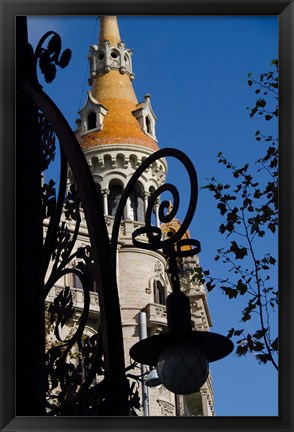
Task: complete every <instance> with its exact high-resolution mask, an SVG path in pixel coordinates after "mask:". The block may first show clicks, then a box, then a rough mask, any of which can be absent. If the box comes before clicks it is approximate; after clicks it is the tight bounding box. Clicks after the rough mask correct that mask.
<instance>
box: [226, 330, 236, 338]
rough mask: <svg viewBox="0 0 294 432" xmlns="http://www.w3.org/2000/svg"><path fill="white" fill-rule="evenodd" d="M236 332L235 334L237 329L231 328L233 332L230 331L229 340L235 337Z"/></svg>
mask: <svg viewBox="0 0 294 432" xmlns="http://www.w3.org/2000/svg"><path fill="white" fill-rule="evenodd" d="M234 332H235V329H233V328H231V330H229V333H228V334H227V337H228V338H229V339H231V338H232V337H233V335H234Z"/></svg>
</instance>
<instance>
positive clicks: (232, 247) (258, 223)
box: [194, 60, 278, 369]
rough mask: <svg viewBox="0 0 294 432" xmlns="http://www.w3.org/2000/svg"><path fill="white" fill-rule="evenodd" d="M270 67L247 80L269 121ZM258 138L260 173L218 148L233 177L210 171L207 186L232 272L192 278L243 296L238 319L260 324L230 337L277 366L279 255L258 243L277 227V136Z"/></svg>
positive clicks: (222, 256) (222, 255) (220, 253)
mask: <svg viewBox="0 0 294 432" xmlns="http://www.w3.org/2000/svg"><path fill="white" fill-rule="evenodd" d="M271 68H272V70H270V71H269V72H267V73H263V74H261V75H260V76H259V78H258V79H255V78H254V77H253V76H252V74H249V75H248V78H249V80H248V85H249V86H250V87H253V88H255V94H257V95H259V99H258V100H257V101H256V103H255V106H254V107H253V108H251V109H250V117H251V118H252V117H254V116H255V115H260V116H261V117H262V118H263V119H264V120H265V121H269V120H272V119H276V118H277V116H278V107H277V97H278V94H277V89H278V62H277V61H276V60H274V61H273V62H272V63H271ZM255 138H256V141H257V142H264V143H265V144H266V151H265V154H264V156H263V157H261V158H260V159H258V160H257V161H256V164H257V166H258V169H257V173H254V170H253V168H252V167H251V166H249V163H246V164H245V165H243V166H241V167H237V166H235V165H234V164H233V163H232V162H230V161H228V160H227V159H226V158H225V157H224V155H223V154H222V153H221V152H220V153H219V154H218V162H219V164H222V165H223V166H224V167H225V168H226V169H227V170H228V171H229V173H230V176H231V179H232V181H231V182H230V184H223V183H222V182H219V181H217V180H216V179H215V178H214V177H212V178H210V179H208V184H206V185H205V186H204V187H203V189H207V190H208V191H210V192H211V193H212V194H213V197H214V198H215V200H216V201H217V208H218V210H219V213H220V216H221V217H222V218H223V220H224V221H223V222H222V223H221V224H220V225H219V232H220V233H221V234H223V235H225V236H226V241H227V242H229V246H228V247H227V248H220V249H218V250H217V255H216V257H215V260H216V261H220V262H222V263H223V264H224V265H225V266H228V273H229V277H227V278H217V277H212V276H210V272H209V271H203V270H202V269H201V268H198V269H196V270H195V273H194V280H195V281H198V282H200V283H203V282H205V283H206V286H207V289H208V291H212V290H213V289H215V288H216V287H218V288H219V289H221V290H222V292H223V293H224V294H225V295H226V296H227V297H228V298H229V299H238V298H240V297H242V300H243V301H242V303H243V304H244V302H245V307H244V308H243V310H242V313H241V319H240V321H241V322H242V323H246V322H247V321H250V320H251V321H252V323H254V324H253V325H257V329H256V331H254V332H253V333H252V334H251V333H250V334H249V333H247V334H246V333H245V332H244V329H235V328H232V329H231V330H230V331H229V332H228V337H229V338H233V337H238V336H241V339H240V338H239V339H238V340H237V342H236V343H237V349H236V353H237V354H238V355H239V356H243V355H246V354H247V353H249V352H251V353H254V354H255V356H256V358H257V360H258V361H259V362H260V363H263V364H265V363H267V362H271V363H272V365H273V366H274V367H275V368H276V369H277V363H276V359H275V356H276V354H277V351H278V338H275V339H274V340H273V339H272V336H271V330H272V329H271V325H270V321H271V320H270V318H271V316H272V314H273V313H274V312H275V309H276V307H277V305H278V291H277V289H275V288H274V287H272V286H271V285H270V271H271V269H272V268H273V267H274V266H276V259H275V257H274V256H272V255H271V254H270V253H263V255H262V253H260V252H259V251H258V248H257V247H256V243H257V240H258V239H262V238H264V237H265V236H270V235H274V234H275V233H276V232H277V228H278V147H277V143H278V140H277V139H275V138H273V137H272V136H266V135H264V134H262V132H261V131H257V132H256V135H255ZM262 174H263V176H262ZM258 254H259V255H260V254H261V256H258ZM256 318H257V321H256Z"/></svg>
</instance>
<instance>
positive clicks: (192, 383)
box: [130, 255, 234, 395]
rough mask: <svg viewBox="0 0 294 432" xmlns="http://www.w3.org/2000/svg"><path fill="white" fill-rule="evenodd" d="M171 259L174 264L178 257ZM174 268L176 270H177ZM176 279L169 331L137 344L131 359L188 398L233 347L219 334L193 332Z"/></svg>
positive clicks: (186, 302)
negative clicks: (152, 370)
mask: <svg viewBox="0 0 294 432" xmlns="http://www.w3.org/2000/svg"><path fill="white" fill-rule="evenodd" d="M169 260H173V261H175V257H174V256H173V255H172V256H170V257H169ZM172 268H173V269H174V270H173V271H175V269H176V267H175V266H172ZM173 276H174V277H173V278H171V280H173V283H172V288H173V292H172V293H171V294H169V295H168V297H167V299H166V311H167V324H168V331H167V332H166V333H161V334H159V335H155V336H151V337H149V338H146V339H143V340H142V341H140V342H138V343H136V344H135V345H133V346H132V348H131V349H130V356H131V357H132V358H133V359H134V360H135V361H137V362H140V363H142V364H146V365H150V366H153V367H154V366H155V367H156V370H157V373H158V378H159V380H160V382H161V383H162V384H163V385H164V386H165V387H166V388H167V389H168V390H170V391H171V392H173V393H176V394H180V395H185V394H191V393H194V392H198V391H199V389H200V387H201V386H202V385H203V384H204V383H205V381H206V380H207V377H208V372H209V367H208V364H209V363H210V362H213V361H216V360H220V359H222V358H223V357H225V356H227V355H228V354H230V353H231V352H232V350H233V348H234V345H233V342H232V341H231V340H230V339H228V338H227V337H225V336H222V335H220V334H217V333H211V332H204V331H197V330H196V331H193V330H192V325H191V312H190V302H189V298H188V296H187V295H186V294H185V293H184V292H183V291H180V285H179V278H178V275H177V274H173Z"/></svg>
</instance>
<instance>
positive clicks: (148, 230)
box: [111, 148, 201, 289]
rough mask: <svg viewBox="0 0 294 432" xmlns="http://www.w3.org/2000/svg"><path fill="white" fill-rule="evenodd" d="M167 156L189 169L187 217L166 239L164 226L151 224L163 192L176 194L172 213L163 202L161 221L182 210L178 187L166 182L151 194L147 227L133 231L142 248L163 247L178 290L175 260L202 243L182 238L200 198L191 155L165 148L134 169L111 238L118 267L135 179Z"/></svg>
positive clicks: (167, 220)
mask: <svg viewBox="0 0 294 432" xmlns="http://www.w3.org/2000/svg"><path fill="white" fill-rule="evenodd" d="M166 157H173V158H176V159H177V160H179V161H180V162H181V163H182V164H183V165H184V167H185V168H186V170H187V173H188V176H189V181H190V200H189V205H188V209H187V212H186V216H185V218H184V220H183V223H182V224H181V226H180V228H179V230H178V231H176V232H175V233H174V234H173V235H172V236H171V237H168V238H166V239H164V238H163V233H162V231H161V229H160V228H159V227H157V226H154V225H152V223H151V219H152V211H153V208H154V205H155V202H156V201H157V200H158V198H159V197H160V196H161V195H162V194H163V193H164V192H167V191H169V192H170V193H171V195H172V197H173V206H172V209H171V211H170V212H169V213H167V214H166V213H165V212H166V210H167V209H168V208H169V206H170V203H169V202H168V201H162V202H161V204H160V207H159V220H160V222H162V223H168V222H171V221H172V220H173V219H174V218H175V216H176V214H177V211H178V209H179V202H180V195H179V192H178V190H177V189H176V187H175V186H174V185H172V184H170V183H165V184H163V185H161V186H160V187H159V188H158V189H157V190H156V191H155V192H154V193H153V194H152V195H151V197H150V199H149V202H148V208H147V211H146V215H145V226H144V227H141V228H138V229H136V230H135V231H134V232H133V233H132V239H133V244H134V246H137V247H138V248H142V249H149V250H162V251H163V253H164V254H165V256H166V257H167V259H168V262H169V269H168V271H169V273H170V274H171V277H172V279H171V282H172V285H173V288H174V289H179V278H178V266H177V263H176V259H177V258H183V257H187V256H193V255H195V254H198V253H199V252H200V250H201V247H200V242H199V241H198V240H194V239H182V237H183V235H184V234H185V233H186V231H187V229H188V227H189V225H190V223H191V221H192V218H193V216H194V213H195V210H196V206H197V199H198V180H197V174H196V170H195V168H194V165H193V163H192V162H191V160H190V159H189V158H188V156H187V155H186V154H185V153H183V152H182V151H180V150H177V149H174V148H165V149H162V150H158V151H157V152H155V153H153V154H152V155H150V156H149V157H148V158H147V159H145V160H144V162H142V164H141V165H140V166H139V167H138V168H137V170H136V171H135V172H134V174H133V176H132V177H131V179H130V180H129V182H128V184H127V186H126V188H125V190H124V192H123V194H122V197H121V200H120V203H119V205H118V208H117V212H116V215H115V219H114V224H113V229H112V237H111V248H112V258H113V260H114V264H113V266H114V268H116V254H115V250H116V248H117V243H118V235H119V227H120V222H121V219H122V216H123V211H124V208H125V205H126V203H127V199H128V197H129V195H130V193H131V191H132V190H133V188H134V186H135V184H136V182H137V181H138V179H139V178H140V176H141V175H142V174H143V173H144V172H145V171H146V170H147V169H148V168H149V166H150V165H152V163H153V162H155V161H156V160H160V159H162V158H166ZM142 235H144V236H145V238H147V240H148V241H146V240H141V239H140V236H142ZM183 246H190V247H191V249H188V250H187V249H186V250H184V249H183Z"/></svg>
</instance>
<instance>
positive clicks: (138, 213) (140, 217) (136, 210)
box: [130, 190, 145, 222]
mask: <svg viewBox="0 0 294 432" xmlns="http://www.w3.org/2000/svg"><path fill="white" fill-rule="evenodd" d="M130 200H131V209H132V211H133V218H134V220H135V221H140V222H144V220H145V210H144V200H143V198H142V197H141V195H140V194H139V193H138V192H136V191H135V190H132V192H131V194H130Z"/></svg>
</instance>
